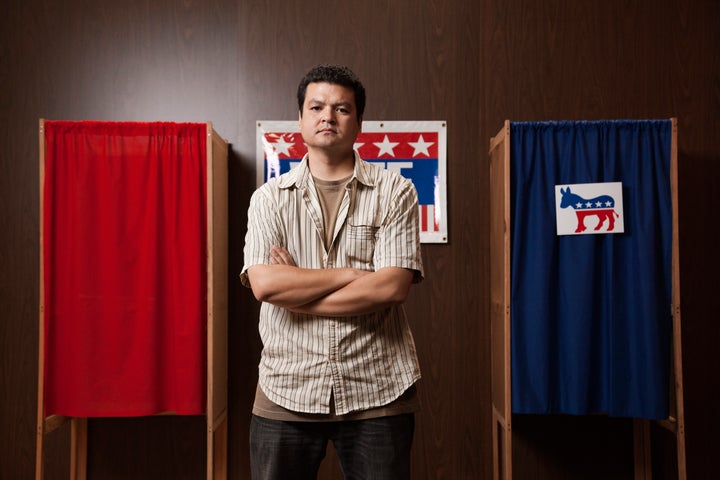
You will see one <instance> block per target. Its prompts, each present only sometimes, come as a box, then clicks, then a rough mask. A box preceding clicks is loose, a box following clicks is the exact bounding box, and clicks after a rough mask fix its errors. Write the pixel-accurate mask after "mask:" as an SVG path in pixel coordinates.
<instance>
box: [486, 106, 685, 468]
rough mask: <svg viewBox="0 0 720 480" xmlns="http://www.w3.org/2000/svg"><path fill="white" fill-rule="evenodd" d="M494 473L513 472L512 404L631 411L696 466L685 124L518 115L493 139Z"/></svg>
mask: <svg viewBox="0 0 720 480" xmlns="http://www.w3.org/2000/svg"><path fill="white" fill-rule="evenodd" d="M489 156H490V189H491V190H490V219H491V229H490V232H491V238H490V265H491V272H490V275H491V304H492V307H491V308H492V311H491V338H492V353H491V355H492V405H493V457H494V478H496V479H510V478H512V435H513V433H512V424H513V414H525V415H552V414H560V415H597V414H600V415H607V416H610V417H623V418H632V419H633V420H632V421H633V425H634V426H633V436H634V439H633V445H634V472H635V478H638V479H640V478H642V479H649V478H651V475H652V462H651V458H652V457H651V455H652V450H651V448H650V445H651V442H650V436H651V435H650V425H651V424H652V422H656V423H657V424H659V425H662V426H663V427H665V428H667V429H668V430H669V431H670V432H672V434H673V435H674V437H675V445H676V447H677V465H678V477H679V478H681V479H684V478H686V474H685V440H684V414H683V390H682V355H681V338H680V333H681V332H680V282H679V267H678V265H679V259H678V218H677V217H678V207H677V123H676V120H675V119H669V120H613V121H564V122H511V121H509V120H508V121H506V122H505V123H504V125H503V128H502V129H501V130H500V131H499V132H498V134H497V135H496V136H494V137H493V138H492V139H491V141H490V150H489Z"/></svg>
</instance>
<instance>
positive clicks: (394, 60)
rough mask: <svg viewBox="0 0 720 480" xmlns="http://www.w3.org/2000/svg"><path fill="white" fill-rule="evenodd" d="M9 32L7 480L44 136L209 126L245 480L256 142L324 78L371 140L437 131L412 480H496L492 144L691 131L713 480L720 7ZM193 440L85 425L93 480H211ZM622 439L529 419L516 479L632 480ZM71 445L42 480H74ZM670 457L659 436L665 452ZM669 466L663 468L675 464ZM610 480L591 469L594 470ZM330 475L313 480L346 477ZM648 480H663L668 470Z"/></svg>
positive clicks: (698, 453) (7, 23)
mask: <svg viewBox="0 0 720 480" xmlns="http://www.w3.org/2000/svg"><path fill="white" fill-rule="evenodd" d="M6 3H7V5H6V6H5V7H4V11H3V15H2V17H1V18H0V27H1V28H0V152H2V153H0V223H1V224H2V228H0V312H2V320H1V321H0V458H2V460H1V461H0V478H2V479H16V478H18V479H20V478H32V476H33V472H34V450H35V421H36V386H37V380H36V372H37V334H38V332H37V322H38V307H37V305H38V255H39V250H38V248H39V246H38V220H39V213H38V212H39V210H38V209H39V205H38V198H39V193H38V192H39V190H38V167H37V165H38V147H37V119H38V118H39V117H45V118H50V119H99V120H170V121H206V120H210V121H212V122H213V123H214V127H215V129H216V130H217V131H218V132H219V133H220V134H221V135H222V136H223V137H225V138H226V139H227V140H228V141H229V142H230V144H231V152H230V157H231V158H230V160H231V161H230V199H229V201H230V217H231V222H230V233H229V234H230V245H231V254H230V275H231V278H230V288H231V291H230V298H231V300H230V332H229V334H230V338H229V346H230V358H229V362H230V367H229V372H230V379H229V405H230V407H229V422H230V430H229V450H230V451H229V466H228V468H229V475H230V478H232V479H243V478H247V477H248V459H247V435H248V431H247V430H248V419H249V410H250V406H251V402H252V395H253V390H254V384H255V381H256V376H257V374H256V366H257V361H258V358H259V349H260V345H259V339H258V335H257V331H256V330H257V329H256V325H257V323H256V322H257V320H256V319H257V313H258V307H257V304H256V303H255V302H254V300H253V299H252V297H251V296H250V294H249V292H248V291H247V290H244V289H243V288H242V287H241V286H240V283H239V280H238V278H237V275H238V274H239V272H240V269H241V267H242V244H243V238H244V233H245V222H246V209H247V205H248V200H249V197H250V194H251V192H252V190H253V189H254V179H255V167H254V165H255V138H254V136H255V121H256V120H262V119H290V120H291V119H294V118H296V117H297V107H296V101H295V89H296V85H297V82H298V80H299V79H300V77H301V76H302V74H303V73H304V72H305V71H306V70H307V69H308V68H310V67H311V66H313V65H315V64H317V63H324V62H338V63H344V64H347V65H349V66H351V67H352V68H353V69H354V70H355V71H356V72H357V73H358V74H359V75H360V77H361V78H362V79H363V81H364V83H365V85H366V88H367V90H368V95H369V100H368V106H367V111H366V115H365V118H366V119H368V120H408V119H412V120H446V121H447V122H448V210H449V239H450V241H449V243H448V244H447V245H424V246H423V255H424V260H425V265H426V277H427V278H426V280H425V282H423V283H422V284H420V285H417V286H415V287H414V288H413V290H412V293H411V296H410V299H409V301H408V305H407V311H408V314H409V316H410V318H411V321H412V325H413V328H414V333H415V336H416V341H417V346H418V350H419V353H420V356H421V366H422V368H423V374H424V378H423V380H422V383H421V387H420V396H421V401H422V406H423V409H422V412H421V413H420V414H419V415H418V417H417V430H416V432H417V433H416V437H415V446H414V453H413V472H414V475H413V476H414V478H417V479H452V480H458V479H487V478H491V473H492V455H491V432H490V430H489V429H490V425H491V422H490V413H491V412H490V381H489V379H490V375H489V373H490V355H489V353H490V352H489V345H490V342H489V325H488V319H489V308H490V307H489V301H488V288H489V285H488V205H487V203H488V180H487V173H488V161H487V158H488V157H487V150H488V141H489V138H490V136H492V135H494V134H495V133H496V131H497V130H498V129H499V128H500V126H501V125H502V121H503V120H504V119H506V118H509V119H511V120H518V121H519V120H560V119H607V118H668V117H670V116H677V117H678V118H679V132H680V133H679V152H680V211H681V217H680V229H681V243H680V249H681V252H680V253H681V282H682V285H681V289H682V298H683V302H682V309H683V321H684V329H683V335H684V338H683V340H684V353H685V359H684V360H685V387H686V390H685V392H686V397H685V408H686V422H687V448H688V472H689V473H690V478H707V477H706V473H707V472H708V471H712V469H715V466H714V462H713V460H714V458H715V452H714V448H713V445H714V444H715V443H716V438H717V432H718V431H720V430H719V429H720V413H718V409H717V405H718V404H719V403H720V376H718V375H717V374H716V373H714V371H713V370H712V369H711V368H709V366H711V365H714V363H715V361H714V356H715V353H716V351H717V345H718V343H719V342H720V329H719V328H718V327H717V320H716V319H717V313H716V312H717V311H718V310H720V305H718V303H719V302H720V295H717V294H716V292H715V291H714V288H713V287H714V285H715V277H716V272H717V271H718V270H719V267H720V262H719V261H718V260H719V259H718V249H717V248H715V245H716V243H717V240H716V239H715V238H714V233H713V231H714V230H713V228H711V227H712V226H713V224H714V222H713V220H714V218H715V217H716V212H717V211H718V207H719V206H720V205H719V203H720V202H719V201H718V197H717V194H716V192H715V191H714V188H716V186H715V184H716V183H717V180H716V179H717V178H718V174H719V173H720V142H718V135H719V133H718V132H720V53H719V52H720V49H719V48H718V47H720V33H719V32H720V28H718V27H720V2H718V1H717V0H698V1H697V2H683V1H680V0H676V1H670V0H661V1H658V0H638V1H621V0H611V1H607V2H565V1H561V0H546V1H543V2H524V1H519V0H483V1H476V0H445V1H442V0H428V1H426V2H417V1H414V0H394V1H388V0H382V1H381V0H369V1H367V2H342V3H335V4H332V3H327V2H320V1H318V0H305V1H302V2H301V1H294V0H243V1H233V0H208V1H202V2H201V1H197V0H195V1H193V0H184V1H171V0H128V1H124V2H117V1H116V2H111V1H109V0H96V1H94V2H86V1H80V0H69V1H66V2H54V1H51V0H10V1H9V2H6ZM203 426H204V423H203V420H202V419H200V418H193V417H189V418H187V417H186V418H183V417H158V418H140V419H93V420H91V421H90V427H89V452H88V453H89V460H88V472H89V475H90V478H101V479H113V478H133V479H141V478H173V479H182V478H188V479H190V478H192V479H196V478H203V475H204V430H203ZM629 432H631V428H630V427H629V423H628V422H627V421H626V420H624V419H612V420H610V421H607V422H603V421H597V419H592V420H588V419H585V418H572V417H569V418H563V419H547V418H543V417H537V418H535V417H530V418H522V419H519V421H518V422H517V423H516V428H515V431H514V434H515V437H514V438H515V440H516V442H515V451H514V454H515V467H514V468H515V474H516V478H534V479H537V478H606V477H607V475H610V476H612V477H613V478H631V476H632V469H631V462H632V454H631V451H630V450H629V449H630V448H631V442H630V440H629V438H628V435H629V434H630V433H629ZM65 433H67V432H63V431H60V432H57V438H54V439H53V440H52V442H53V445H51V447H52V446H55V447H56V448H54V450H55V452H56V453H52V454H50V455H49V456H48V459H47V462H48V463H47V464H48V467H47V478H56V477H57V478H66V477H65V476H64V474H63V471H64V469H66V468H67V458H66V457H65V455H66V454H67V451H66V449H67V441H66V439H65V437H64V436H63V435H64V434H65ZM656 443H657V444H658V445H659V446H660V447H661V450H662V449H663V448H665V449H666V450H668V451H669V452H670V453H669V454H670V455H672V446H670V447H667V446H666V442H665V441H664V440H662V438H661V435H660V434H658V439H657V442H656ZM670 463H672V462H670ZM598 465H601V466H602V468H598V467H597V466H598ZM337 472H338V467H337V464H336V462H334V461H333V460H331V459H330V460H328V462H327V463H326V464H325V465H324V466H323V471H322V475H321V478H324V479H331V478H337V477H338V473H337ZM655 474H656V478H673V466H672V465H666V464H665V462H659V463H658V464H657V466H656V468H655Z"/></svg>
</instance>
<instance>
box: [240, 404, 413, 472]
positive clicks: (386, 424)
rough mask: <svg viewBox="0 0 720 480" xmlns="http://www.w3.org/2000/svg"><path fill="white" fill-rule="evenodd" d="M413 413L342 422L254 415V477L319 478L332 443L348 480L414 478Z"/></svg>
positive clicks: (252, 445)
mask: <svg viewBox="0 0 720 480" xmlns="http://www.w3.org/2000/svg"><path fill="white" fill-rule="evenodd" d="M414 430H415V417H414V415H413V414H412V413H408V414H403V415H394V416H390V417H380V418H370V419H367V420H353V421H340V422H284V421H280V420H270V419H267V418H262V417H258V416H256V415H253V417H252V420H251V422H250V465H251V470H252V478H253V480H288V479H291V480H315V479H317V474H318V469H319V467H320V462H322V459H323V458H324V457H325V451H326V448H327V443H328V441H331V442H333V446H334V447H335V451H336V452H337V454H338V459H339V460H340V468H341V469H342V472H343V475H344V477H345V479H346V480H403V479H409V478H410V447H411V445H412V439H413V433H414Z"/></svg>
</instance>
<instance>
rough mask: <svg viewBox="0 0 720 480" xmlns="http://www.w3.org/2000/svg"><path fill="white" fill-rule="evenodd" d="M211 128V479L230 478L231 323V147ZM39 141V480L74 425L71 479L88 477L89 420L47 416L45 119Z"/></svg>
mask: <svg viewBox="0 0 720 480" xmlns="http://www.w3.org/2000/svg"><path fill="white" fill-rule="evenodd" d="M206 126H207V127H206V129H207V142H206V143H207V146H206V158H207V166H206V168H207V192H208V195H207V202H206V203H207V205H206V208H207V252H206V258H207V262H206V269H207V287H206V296H207V345H206V346H207V359H206V373H207V385H206V403H205V404H206V412H205V415H204V416H205V417H206V426H207V428H206V455H207V466H206V478H207V479H208V480H224V479H225V478H227V433H228V432H227V429H228V427H227V352H228V346H227V318H228V285H227V278H228V230H227V225H228V201H227V198H228V182H227V175H228V173H227V172H228V144H227V141H225V140H224V139H223V138H222V137H220V136H219V135H218V134H217V133H216V132H215V130H213V126H212V123H211V122H206ZM39 142H40V298H39V306H40V312H39V317H40V318H39V349H38V404H37V406H38V410H37V411H38V416H37V432H36V455H35V478H36V480H41V479H42V478H43V476H44V450H45V440H46V437H47V435H48V434H50V433H51V432H53V431H54V430H56V429H58V428H59V427H61V426H63V425H65V424H67V423H68V422H69V423H70V478H71V479H72V480H84V479H85V478H87V444H88V434H87V426H88V419H87V418H83V417H67V416H63V415H50V416H45V400H44V390H45V386H44V376H45V372H44V363H45V327H44V314H45V298H44V288H43V285H44V271H43V270H44V268H43V260H44V259H43V256H44V254H43V247H42V246H43V220H44V212H43V200H44V198H43V197H44V194H43V190H44V188H43V186H44V184H45V120H44V119H40V121H39Z"/></svg>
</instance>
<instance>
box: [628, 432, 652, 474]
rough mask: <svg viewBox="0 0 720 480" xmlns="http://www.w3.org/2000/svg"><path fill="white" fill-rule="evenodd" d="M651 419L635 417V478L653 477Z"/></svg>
mask: <svg viewBox="0 0 720 480" xmlns="http://www.w3.org/2000/svg"><path fill="white" fill-rule="evenodd" d="M650 442H651V439H650V421H649V420H646V419H642V418H634V419H633V447H634V450H635V480H650V479H652V451H651V443H650Z"/></svg>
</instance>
